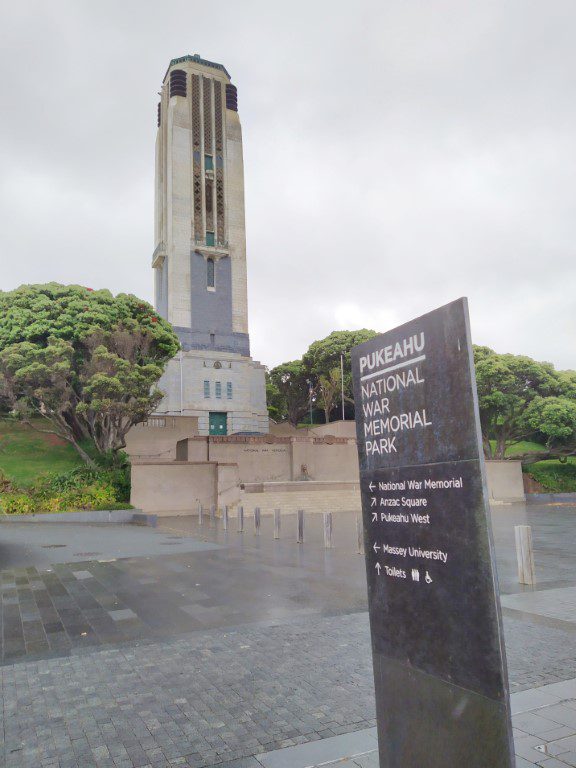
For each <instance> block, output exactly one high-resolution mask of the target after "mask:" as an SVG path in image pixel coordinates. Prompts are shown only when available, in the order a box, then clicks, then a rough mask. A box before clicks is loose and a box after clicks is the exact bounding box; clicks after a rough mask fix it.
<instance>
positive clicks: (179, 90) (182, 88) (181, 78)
mask: <svg viewBox="0 0 576 768" xmlns="http://www.w3.org/2000/svg"><path fill="white" fill-rule="evenodd" d="M172 96H186V72H184V70H183V69H173V70H172V72H170V98H172Z"/></svg>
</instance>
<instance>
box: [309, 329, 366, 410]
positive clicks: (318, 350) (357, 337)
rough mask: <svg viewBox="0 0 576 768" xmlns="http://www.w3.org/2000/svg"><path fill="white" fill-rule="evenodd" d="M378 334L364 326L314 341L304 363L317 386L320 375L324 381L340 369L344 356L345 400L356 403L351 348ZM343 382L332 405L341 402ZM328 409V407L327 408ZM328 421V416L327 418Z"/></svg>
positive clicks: (334, 332) (337, 332)
mask: <svg viewBox="0 0 576 768" xmlns="http://www.w3.org/2000/svg"><path fill="white" fill-rule="evenodd" d="M374 336H376V332H375V331H371V330H368V329H367V328H362V329H361V330H359V331H333V332H332V333H331V334H330V335H329V336H326V338H324V339H320V340H318V341H314V342H313V343H312V344H310V346H309V347H308V350H307V352H306V353H305V354H304V357H303V363H304V365H305V367H306V368H307V370H308V372H309V377H310V378H311V379H312V381H313V384H314V386H315V387H319V386H320V377H323V379H324V382H327V381H329V380H330V379H331V378H332V377H333V371H334V370H335V369H338V371H340V356H341V355H343V356H344V400H345V401H346V402H348V403H351V404H352V405H353V404H354V394H353V388H352V365H351V362H350V350H351V349H352V347H355V346H357V345H358V344H362V343H364V342H365V341H369V340H370V339H372V338H373V337H374ZM340 390H341V382H339V385H338V392H336V393H334V397H333V399H332V407H333V406H334V405H335V404H336V403H338V402H341V400H342V398H341V396H340ZM325 410H326V409H325ZM326 421H328V418H326Z"/></svg>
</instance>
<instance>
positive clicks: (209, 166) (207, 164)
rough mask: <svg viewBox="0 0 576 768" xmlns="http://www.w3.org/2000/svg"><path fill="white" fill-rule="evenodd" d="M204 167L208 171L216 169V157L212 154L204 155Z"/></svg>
mask: <svg viewBox="0 0 576 768" xmlns="http://www.w3.org/2000/svg"><path fill="white" fill-rule="evenodd" d="M204 169H205V170H207V171H213V170H214V158H213V157H212V155H204Z"/></svg>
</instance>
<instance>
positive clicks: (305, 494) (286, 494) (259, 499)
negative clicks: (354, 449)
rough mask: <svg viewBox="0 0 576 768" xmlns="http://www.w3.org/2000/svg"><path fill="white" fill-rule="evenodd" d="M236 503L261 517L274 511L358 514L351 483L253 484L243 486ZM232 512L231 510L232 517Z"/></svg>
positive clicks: (354, 486) (355, 490) (356, 491)
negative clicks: (238, 500) (256, 512)
mask: <svg viewBox="0 0 576 768" xmlns="http://www.w3.org/2000/svg"><path fill="white" fill-rule="evenodd" d="M240 504H242V506H243V507H244V513H245V514H247V515H250V514H252V513H253V512H254V509H255V508H256V507H259V508H260V511H261V512H262V514H263V515H271V514H273V513H274V510H275V509H281V510H282V512H285V513H287V514H290V513H295V512H297V511H298V510H299V509H304V510H305V511H306V512H360V511H361V509H362V507H361V501H360V484H359V483H353V482H340V481H334V482H328V481H325V482H313V481H308V482H307V481H302V482H291V483H253V484H247V485H245V486H244V487H243V489H242V492H241V496H240ZM235 513H236V511H235V510H234V511H232V514H235Z"/></svg>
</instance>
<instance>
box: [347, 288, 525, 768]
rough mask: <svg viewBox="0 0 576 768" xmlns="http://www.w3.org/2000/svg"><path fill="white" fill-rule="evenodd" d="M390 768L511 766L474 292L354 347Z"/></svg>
mask: <svg viewBox="0 0 576 768" xmlns="http://www.w3.org/2000/svg"><path fill="white" fill-rule="evenodd" d="M352 372H353V377H354V399H355V403H356V427H357V435H358V453H359V461H360V481H361V489H362V510H363V518H364V537H365V547H366V571H367V577H368V603H369V611H370V626H371V632H372V650H373V657H374V677H375V684H376V710H377V717H378V741H379V749H380V766H381V768H452V767H454V768H460V767H465V768H513V766H514V765H515V762H514V748H513V741H512V727H511V720H510V702H509V693H508V681H507V674H506V663H505V657H504V642H503V636H502V623H501V615H500V607H499V602H498V588H497V582H496V573H495V565H494V555H493V544H492V538H491V529H490V520H489V515H490V510H489V507H488V502H487V493H486V483H485V477H484V460H483V453H482V440H481V434H480V423H479V417H478V405H477V399H476V383H475V377H474V362H473V358H472V346H471V342H470V331H469V321H468V307H467V302H466V299H459V300H458V301H455V302H453V303H451V304H448V305H447V306H445V307H441V308H440V309H437V310H435V311H434V312H430V313H429V314H427V315H424V316H422V317H420V318H418V319H416V320H412V321H411V322H409V323H406V324H405V325H402V326H400V327H399V328H396V329H394V330H393V331H390V332H388V333H385V334H383V335H381V336H377V337H376V338H374V339H372V340H371V341H369V342H367V343H365V344H361V345H360V346H358V347H356V348H355V349H353V350H352Z"/></svg>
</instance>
